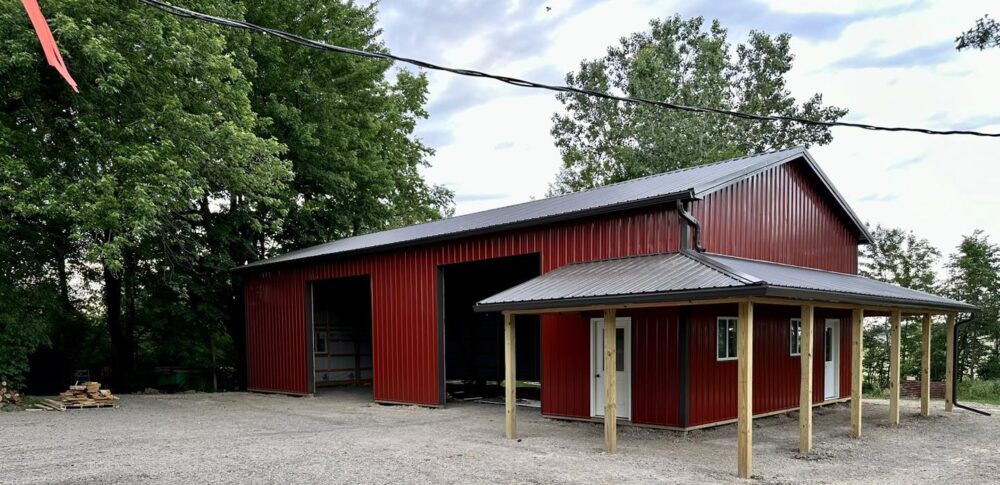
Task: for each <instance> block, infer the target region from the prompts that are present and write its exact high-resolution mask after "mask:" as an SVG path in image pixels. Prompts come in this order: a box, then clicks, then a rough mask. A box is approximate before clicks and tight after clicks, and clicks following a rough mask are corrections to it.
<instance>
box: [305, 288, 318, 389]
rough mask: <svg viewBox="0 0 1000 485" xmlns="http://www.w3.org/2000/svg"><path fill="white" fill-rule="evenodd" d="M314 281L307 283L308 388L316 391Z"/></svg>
mask: <svg viewBox="0 0 1000 485" xmlns="http://www.w3.org/2000/svg"><path fill="white" fill-rule="evenodd" d="M313 286H314V285H313V283H312V282H308V283H306V372H308V374H307V375H306V390H307V391H308V394H315V393H316V348H315V345H316V342H315V339H316V326H315V323H314V322H313V313H314V312H315V309H314V308H313Z"/></svg>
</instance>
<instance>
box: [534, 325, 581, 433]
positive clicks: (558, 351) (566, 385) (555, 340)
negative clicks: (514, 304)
mask: <svg viewBox="0 0 1000 485" xmlns="http://www.w3.org/2000/svg"><path fill="white" fill-rule="evenodd" d="M591 385H592V384H591V377H590V318H589V317H585V316H582V315H580V314H576V315H549V316H545V317H544V318H542V414H544V415H546V416H562V417H570V418H589V417H590V387H591Z"/></svg>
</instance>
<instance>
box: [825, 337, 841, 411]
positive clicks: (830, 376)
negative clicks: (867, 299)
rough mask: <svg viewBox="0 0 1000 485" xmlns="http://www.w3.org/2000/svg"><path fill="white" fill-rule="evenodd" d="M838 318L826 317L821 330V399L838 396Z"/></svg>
mask: <svg viewBox="0 0 1000 485" xmlns="http://www.w3.org/2000/svg"><path fill="white" fill-rule="evenodd" d="M839 364H840V320H836V319H828V320H827V321H826V328H825V330H824V332H823V389H824V392H823V399H827V400H829V399H836V398H837V397H839V396H840V393H839V392H838V391H837V383H838V382H839V381H840V379H838V377H839V375H840V365H839Z"/></svg>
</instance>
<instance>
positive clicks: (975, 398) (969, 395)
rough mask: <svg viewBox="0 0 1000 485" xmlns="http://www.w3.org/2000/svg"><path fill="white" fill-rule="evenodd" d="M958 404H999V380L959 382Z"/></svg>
mask: <svg viewBox="0 0 1000 485" xmlns="http://www.w3.org/2000/svg"><path fill="white" fill-rule="evenodd" d="M958 402H980V403H986V404H1000V380H988V381H987V380H979V379H967V380H962V381H959V383H958Z"/></svg>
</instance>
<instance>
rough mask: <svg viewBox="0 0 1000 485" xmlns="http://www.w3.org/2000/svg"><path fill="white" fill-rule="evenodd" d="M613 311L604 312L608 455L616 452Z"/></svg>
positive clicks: (605, 435) (612, 309) (605, 412)
mask: <svg viewBox="0 0 1000 485" xmlns="http://www.w3.org/2000/svg"><path fill="white" fill-rule="evenodd" d="M616 329H617V325H616V324H615V309H614V308H609V309H607V310H604V444H605V446H607V448H608V453H614V452H615V451H617V450H618V430H617V426H618V416H617V412H618V404H617V398H618V385H617V384H618V382H617V380H618V355H617V352H618V349H617V348H616V347H617V342H618V338H617V330H616Z"/></svg>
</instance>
